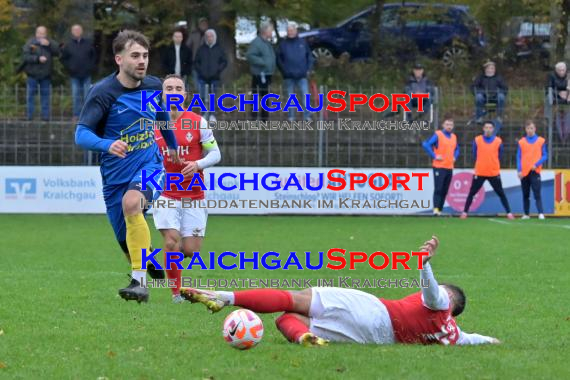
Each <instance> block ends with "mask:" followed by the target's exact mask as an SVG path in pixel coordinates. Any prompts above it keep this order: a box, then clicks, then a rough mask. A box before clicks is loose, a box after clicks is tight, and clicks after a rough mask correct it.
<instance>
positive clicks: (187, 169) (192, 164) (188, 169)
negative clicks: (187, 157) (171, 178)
mask: <svg viewBox="0 0 570 380" xmlns="http://www.w3.org/2000/svg"><path fill="white" fill-rule="evenodd" d="M199 169H200V168H199V167H198V164H197V163H196V161H189V162H188V163H186V166H184V168H182V171H181V172H180V173H182V175H183V176H184V177H185V178H186V177H191V176H193V175H194V173H197V172H198V170H199Z"/></svg>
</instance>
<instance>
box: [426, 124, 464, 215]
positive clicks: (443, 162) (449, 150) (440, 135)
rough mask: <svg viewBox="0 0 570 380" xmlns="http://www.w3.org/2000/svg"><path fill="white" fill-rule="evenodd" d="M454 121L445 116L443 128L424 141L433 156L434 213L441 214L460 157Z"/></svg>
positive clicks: (428, 151)
mask: <svg viewBox="0 0 570 380" xmlns="http://www.w3.org/2000/svg"><path fill="white" fill-rule="evenodd" d="M453 127H454V122H453V118H452V117H451V116H447V115H446V116H445V117H444V118H443V123H442V124H441V130H439V131H435V133H434V134H433V136H432V137H431V138H430V139H429V140H426V141H424V142H423V144H422V146H423V148H424V149H425V151H426V152H427V153H428V154H429V156H430V157H431V158H432V160H433V161H432V166H433V188H434V190H433V215H434V216H440V215H441V210H443V205H444V204H445V198H446V197H447V192H448V190H449V185H450V184H451V178H452V177H453V167H454V166H455V161H456V160H457V157H459V144H458V143H457V136H456V135H455V133H453Z"/></svg>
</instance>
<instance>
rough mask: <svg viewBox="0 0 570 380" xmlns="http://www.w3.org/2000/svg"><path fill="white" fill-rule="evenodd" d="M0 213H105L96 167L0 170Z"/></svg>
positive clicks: (9, 168)
mask: <svg viewBox="0 0 570 380" xmlns="http://www.w3.org/2000/svg"><path fill="white" fill-rule="evenodd" d="M0 212H1V213H26V214H28V213H30V214H31V213H53V214H59V213H61V214H92V213H98V214H100V213H105V204H104V202H103V192H102V184H101V174H100V173H99V167H96V166H0Z"/></svg>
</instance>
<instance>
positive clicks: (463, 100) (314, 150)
mask: <svg viewBox="0 0 570 380" xmlns="http://www.w3.org/2000/svg"><path fill="white" fill-rule="evenodd" d="M0 88H1V97H2V102H1V106H0V111H1V115H0V137H1V141H0V165H84V164H96V163H97V159H96V154H93V153H86V152H84V151H83V150H81V149H80V148H78V147H77V146H76V145H75V144H74V133H75V125H74V122H73V120H72V117H71V103H72V102H71V96H70V89H68V88H67V87H63V86H62V87H57V88H52V91H51V93H52V96H51V113H50V115H51V117H50V120H49V121H39V120H32V121H29V120H27V119H26V118H25V115H26V91H25V88H22V87H13V88H8V87H7V86H3V87H0ZM331 89H335V90H342V91H346V92H347V95H346V96H345V99H347V98H348V94H352V93H361V94H366V95H367V96H371V95H372V94H375V93H383V94H387V95H388V96H389V94H392V93H401V92H403V91H402V89H395V88H390V89H387V88H381V89H378V88H363V87H358V88H341V87H335V86H331V87H330V88H329V87H326V86H320V87H319V88H316V87H315V86H313V91H312V92H313V94H312V100H313V106H315V105H316V104H315V100H316V93H317V92H318V93H320V94H325V95H324V96H323V98H324V104H323V110H322V111H320V112H316V113H314V114H313V115H312V117H313V119H312V121H313V123H312V124H305V125H304V126H303V128H306V129H304V130H301V129H300V128H299V127H296V128H294V129H292V130H291V129H286V128H287V125H286V124H285V122H286V121H287V120H288V114H287V113H286V112H281V111H279V112H273V113H270V115H269V122H271V121H272V122H274V123H273V124H271V123H267V124H263V123H262V124H261V125H260V126H259V125H258V129H260V130H248V129H246V127H245V126H246V125H247V124H245V123H244V122H245V121H248V120H249V121H251V120H253V118H255V115H252V113H251V112H250V111H251V106H249V107H248V108H247V112H238V111H234V112H228V113H225V112H221V111H218V112H216V114H215V116H216V118H217V124H216V126H217V128H218V129H217V130H215V131H214V134H215V136H216V139H217V140H218V142H219V145H220V147H221V150H222V155H223V158H222V163H223V165H226V166H324V167H334V166H347V167H428V166H430V164H431V163H430V160H429V159H428V156H427V154H426V153H425V152H424V150H423V149H422V148H421V142H422V141H424V140H425V139H427V138H429V137H430V136H431V134H433V132H434V130H435V128H437V127H438V124H439V122H440V121H441V119H442V116H443V115H444V114H450V115H452V116H453V117H454V119H455V126H456V127H455V132H456V134H457V136H458V140H459V143H460V147H461V155H460V157H459V159H458V162H457V164H456V166H457V167H471V166H472V165H473V162H472V158H471V156H472V155H471V151H472V141H473V138H474V137H475V136H476V135H477V134H479V133H480V132H481V128H480V124H477V123H476V122H474V112H475V103H474V102H475V100H474V96H473V94H472V93H471V92H470V91H469V89H467V88H438V89H437V91H436V95H435V96H434V99H433V102H432V106H431V107H432V108H431V109H430V108H428V109H427V112H426V113H425V114H424V115H418V114H408V115H404V114H403V113H402V112H400V113H392V112H390V111H389V110H388V111H385V112H382V113H378V112H373V111H372V110H370V108H369V107H368V106H367V105H362V106H357V107H356V108H355V112H349V111H348V109H347V110H345V111H343V112H331V111H326V110H325V108H326V106H327V105H328V104H329V103H328V102H327V100H326V94H327V92H328V91H329V90H331ZM269 92H271V93H275V94H277V95H285V98H286V95H287V93H286V92H285V91H284V90H283V89H282V88H280V87H275V86H274V87H270V88H269ZM222 93H232V94H241V93H243V94H245V96H246V97H247V98H248V99H251V94H252V90H251V89H250V88H241V89H240V88H236V87H234V86H222V87H220V88H219V89H218V90H217V94H218V95H220V94H222ZM546 100H547V97H545V92H544V90H543V89H519V90H512V91H510V92H509V94H508V96H507V104H506V109H505V114H504V116H503V118H502V124H503V127H502V129H501V132H500V136H501V137H502V139H503V141H504V154H503V158H502V166H503V167H504V168H514V167H516V149H517V140H518V139H519V138H520V137H521V136H522V135H523V134H524V127H523V126H524V121H525V119H527V118H533V119H535V121H536V124H537V127H538V130H537V133H539V134H540V135H543V136H545V137H547V141H548V142H549V150H550V160H549V166H550V167H570V143H569V142H568V141H567V140H565V136H564V135H563V134H561V133H559V132H558V129H557V128H556V125H557V124H556V123H557V120H558V121H559V122H560V112H561V111H560V110H562V111H564V110H565V108H562V107H561V106H559V105H556V104H554V105H550V104H549V103H548V101H546ZM36 101H37V102H38V103H39V101H38V99H36ZM225 104H226V105H228V106H229V104H228V103H225ZM381 104H382V102H381V101H380V102H377V103H376V106H378V107H380V106H381ZM282 106H283V105H282ZM333 106H338V104H333ZM36 110H37V111H38V112H37V113H38V114H39V110H40V108H39V104H38V105H37V107H36ZM568 111H569V112H570V107H568ZM490 112H493V110H490ZM295 116H296V120H297V121H299V120H301V119H302V114H301V113H296V115H295ZM419 116H421V120H418V117H419ZM487 116H488V117H489V118H496V116H497V115H494V114H489V115H487ZM38 118H39V116H38ZM411 118H413V120H416V121H418V124H417V125H419V121H424V126H428V127H429V128H428V129H426V130H424V129H419V130H418V129H414V130H399V129H398V130H396V129H388V127H389V126H390V125H392V126H394V125H395V123H396V122H401V121H402V120H404V119H406V120H408V125H412V126H413V125H414V124H409V123H410V122H411V120H410V119H411ZM557 118H558V119H557ZM238 122H241V123H240V124H238ZM275 122H279V123H275ZM323 123H325V124H323ZM390 123H392V124H390ZM558 124H560V123H558ZM236 125H238V127H236ZM271 125H273V129H274V130H266V129H271V128H272V127H271ZM276 125H278V126H276ZM288 125H289V126H290V127H291V126H293V124H288ZM400 125H401V124H400ZM417 125H416V126H417ZM319 126H320V127H323V126H326V127H327V129H319ZM371 126H372V127H371ZM382 126H384V128H381V127H382ZM224 127H225V129H220V128H224ZM569 127H570V125H569ZM372 128H375V130H373V129H372ZM392 128H393V127H392ZM566 137H567V136H566Z"/></svg>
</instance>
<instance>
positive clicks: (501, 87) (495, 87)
mask: <svg viewBox="0 0 570 380" xmlns="http://www.w3.org/2000/svg"><path fill="white" fill-rule="evenodd" d="M471 89H472V91H473V93H474V94H475V108H476V111H475V119H476V120H477V123H481V122H482V121H483V116H484V115H485V114H486V112H487V111H486V109H485V105H486V104H487V103H494V104H496V105H497V119H498V121H499V122H500V123H502V117H503V111H504V109H505V100H506V98H507V93H508V92H509V88H508V87H507V84H506V83H505V81H504V79H503V77H502V76H501V75H499V74H497V67H496V65H495V62H492V61H489V62H486V63H485V64H484V65H483V73H481V74H480V75H479V76H478V77H477V78H476V79H475V81H474V82H473V85H472V86H471ZM496 133H499V131H496Z"/></svg>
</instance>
